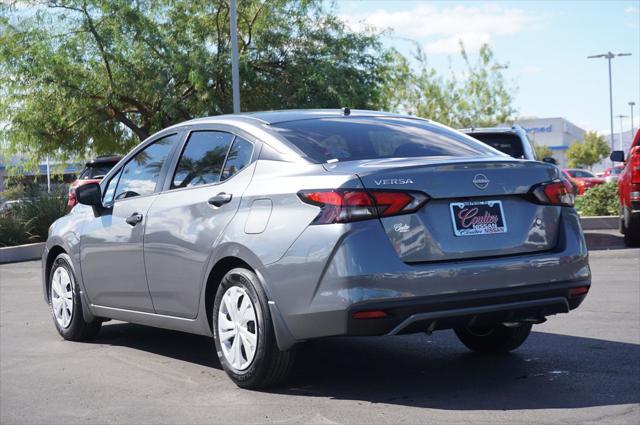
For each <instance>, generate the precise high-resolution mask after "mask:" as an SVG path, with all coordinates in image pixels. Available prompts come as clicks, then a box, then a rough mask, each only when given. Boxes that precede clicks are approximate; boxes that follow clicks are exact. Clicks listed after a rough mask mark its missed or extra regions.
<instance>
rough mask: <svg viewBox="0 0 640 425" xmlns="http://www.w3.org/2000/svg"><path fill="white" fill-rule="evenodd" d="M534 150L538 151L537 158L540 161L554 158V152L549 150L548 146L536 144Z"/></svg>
mask: <svg viewBox="0 0 640 425" xmlns="http://www.w3.org/2000/svg"><path fill="white" fill-rule="evenodd" d="M533 149H534V150H535V151H536V157H537V158H538V159H542V158H550V157H552V156H553V151H552V150H551V149H549V146H547V145H538V144H535V143H534V144H533Z"/></svg>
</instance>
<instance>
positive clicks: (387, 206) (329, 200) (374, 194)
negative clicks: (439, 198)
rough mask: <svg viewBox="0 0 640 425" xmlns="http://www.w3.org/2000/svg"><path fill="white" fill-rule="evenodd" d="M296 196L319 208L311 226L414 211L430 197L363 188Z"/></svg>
mask: <svg viewBox="0 0 640 425" xmlns="http://www.w3.org/2000/svg"><path fill="white" fill-rule="evenodd" d="M298 196H299V197H300V199H301V200H302V201H303V202H306V203H307V204H311V205H316V206H318V207H320V213H319V214H318V216H317V217H316V218H315V220H314V221H313V224H330V223H348V222H351V221H359V220H367V219H370V218H377V217H388V216H392V215H399V214H407V213H412V212H414V211H417V210H418V209H419V208H420V207H422V205H424V204H425V203H426V202H427V201H428V200H429V197H428V196H427V195H425V194H424V193H421V192H400V191H390V190H376V191H370V192H369V191H366V190H363V189H326V190H301V191H300V192H298Z"/></svg>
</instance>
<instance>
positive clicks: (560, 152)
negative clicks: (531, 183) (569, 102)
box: [515, 117, 585, 168]
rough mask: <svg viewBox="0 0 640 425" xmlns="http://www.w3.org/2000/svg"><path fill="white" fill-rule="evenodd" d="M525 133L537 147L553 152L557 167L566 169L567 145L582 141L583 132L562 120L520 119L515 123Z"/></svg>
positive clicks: (558, 118)
mask: <svg viewBox="0 0 640 425" xmlns="http://www.w3.org/2000/svg"><path fill="white" fill-rule="evenodd" d="M515 124H517V125H520V126H522V127H523V128H524V129H525V130H526V131H527V136H528V137H529V140H530V141H531V142H532V143H534V144H536V145H538V146H542V145H546V146H548V147H549V149H551V151H552V152H553V157H554V158H555V159H556V161H558V166H559V167H561V168H564V167H566V163H567V158H566V156H565V152H566V150H567V149H568V148H569V145H571V143H573V142H575V141H580V142H582V141H583V140H584V133H585V131H584V130H583V129H581V128H580V127H578V126H577V125H575V124H573V123H571V122H570V121H567V120H566V119H564V118H560V117H557V118H522V119H519V120H516V121H515Z"/></svg>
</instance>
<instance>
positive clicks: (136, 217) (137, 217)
mask: <svg viewBox="0 0 640 425" xmlns="http://www.w3.org/2000/svg"><path fill="white" fill-rule="evenodd" d="M125 221H126V222H127V224H130V225H132V226H135V225H136V224H138V223H140V222H141V221H142V214H140V213H133V214H131V215H130V216H129V217H127V219H126V220H125Z"/></svg>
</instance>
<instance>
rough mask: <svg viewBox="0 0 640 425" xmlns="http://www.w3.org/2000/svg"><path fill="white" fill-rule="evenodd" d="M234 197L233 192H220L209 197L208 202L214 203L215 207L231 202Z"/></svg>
mask: <svg viewBox="0 0 640 425" xmlns="http://www.w3.org/2000/svg"><path fill="white" fill-rule="evenodd" d="M232 198H233V195H232V194H230V193H224V192H220V193H218V194H217V195H215V196H212V197H211V198H209V200H208V201H207V202H208V203H209V204H211V205H213V206H214V207H221V206H223V205H224V204H226V203H229V202H231V199H232Z"/></svg>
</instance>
